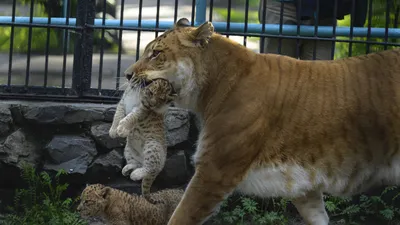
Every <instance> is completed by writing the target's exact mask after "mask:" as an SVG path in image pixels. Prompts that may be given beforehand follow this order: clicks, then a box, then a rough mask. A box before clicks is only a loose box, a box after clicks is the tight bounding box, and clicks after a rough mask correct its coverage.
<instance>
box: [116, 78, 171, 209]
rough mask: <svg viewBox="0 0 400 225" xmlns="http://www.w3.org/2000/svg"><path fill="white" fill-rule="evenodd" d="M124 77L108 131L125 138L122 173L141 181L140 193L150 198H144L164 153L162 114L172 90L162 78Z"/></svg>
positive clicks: (163, 163) (159, 169) (159, 166)
mask: <svg viewBox="0 0 400 225" xmlns="http://www.w3.org/2000/svg"><path fill="white" fill-rule="evenodd" d="M127 79H128V87H127V88H126V89H125V91H124V93H123V95H122V98H121V100H120V101H119V103H118V105H117V108H116V112H115V115H114V119H113V123H112V125H111V128H110V131H109V134H110V136H111V137H113V138H115V137H117V136H120V137H126V140H127V142H126V146H125V149H124V156H125V159H126V161H127V164H126V165H125V166H124V168H123V169H122V174H123V175H124V176H128V175H129V176H130V179H132V180H134V181H137V180H142V194H143V195H144V197H145V198H146V199H148V200H149V201H151V199H150V198H148V195H149V193H150V189H151V186H152V184H153V182H154V180H155V178H156V177H157V175H158V174H159V173H160V172H161V170H162V169H163V167H164V165H165V160H166V156H167V144H166V137H165V129H164V115H165V112H166V111H167V109H168V106H169V104H170V103H171V102H172V101H173V100H174V97H175V96H176V93H175V90H174V89H173V87H172V85H171V84H170V83H169V82H168V81H167V80H165V79H161V78H160V79H155V80H152V81H151V82H147V81H146V80H144V79H141V78H140V76H135V78H132V76H127ZM153 203H156V202H153Z"/></svg>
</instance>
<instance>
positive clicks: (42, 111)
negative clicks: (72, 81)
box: [21, 105, 104, 124]
mask: <svg viewBox="0 0 400 225" xmlns="http://www.w3.org/2000/svg"><path fill="white" fill-rule="evenodd" d="M21 115H22V117H23V118H24V119H25V120H26V121H28V122H32V123H38V124H75V123H82V122H92V121H100V120H103V119H104V115H103V112H102V110H100V109H96V108H84V107H76V106H72V105H71V106H70V105H49V106H26V107H21Z"/></svg>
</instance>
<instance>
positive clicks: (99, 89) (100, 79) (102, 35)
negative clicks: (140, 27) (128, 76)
mask: <svg viewBox="0 0 400 225" xmlns="http://www.w3.org/2000/svg"><path fill="white" fill-rule="evenodd" d="M106 13H107V0H103V13H102V20H101V24H102V25H103V26H104V25H105V24H106ZM105 32H106V29H104V28H102V29H101V37H100V62H99V78H98V79H97V90H98V93H100V92H101V87H102V83H103V82H102V81H103V63H104V35H105ZM116 79H117V78H116Z"/></svg>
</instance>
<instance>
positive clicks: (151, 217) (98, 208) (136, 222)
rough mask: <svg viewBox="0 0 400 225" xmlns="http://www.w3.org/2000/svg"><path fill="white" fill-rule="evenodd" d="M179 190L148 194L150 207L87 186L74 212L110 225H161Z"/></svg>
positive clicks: (131, 197)
mask: <svg viewBox="0 0 400 225" xmlns="http://www.w3.org/2000/svg"><path fill="white" fill-rule="evenodd" d="M183 193H184V191H183V190H180V189H166V190H162V191H158V192H154V193H151V194H150V197H151V198H152V199H154V200H155V201H162V202H163V204H157V205H155V204H151V203H149V202H148V201H147V200H146V199H144V198H143V197H141V196H137V195H134V194H129V193H127V192H124V191H121V190H118V189H115V188H111V187H107V186H105V185H102V184H92V185H89V186H87V187H86V188H85V189H84V190H83V192H82V194H81V202H80V204H79V206H78V208H77V211H78V212H79V213H80V215H81V216H82V217H84V218H88V217H101V218H102V219H104V220H106V222H107V224H110V225H165V224H167V222H168V220H169V218H170V217H171V215H172V213H173V211H174V209H175V208H176V207H177V205H178V203H179V201H180V200H181V198H182V196H183Z"/></svg>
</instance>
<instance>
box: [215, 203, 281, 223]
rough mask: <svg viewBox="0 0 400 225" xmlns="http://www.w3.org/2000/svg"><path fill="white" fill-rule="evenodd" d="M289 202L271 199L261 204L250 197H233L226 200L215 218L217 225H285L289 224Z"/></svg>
mask: <svg viewBox="0 0 400 225" xmlns="http://www.w3.org/2000/svg"><path fill="white" fill-rule="evenodd" d="M286 206H287V200H285V199H279V200H277V199H270V200H265V201H261V204H260V202H258V201H256V200H254V199H252V198H249V197H244V196H240V197H236V196H232V197H230V198H228V199H227V200H225V201H224V202H223V203H222V205H221V209H220V212H219V213H218V215H216V216H215V217H214V218H213V221H214V222H215V223H216V224H229V225H244V224H260V225H284V224H287V221H288V220H287V217H286V215H285V213H286Z"/></svg>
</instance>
